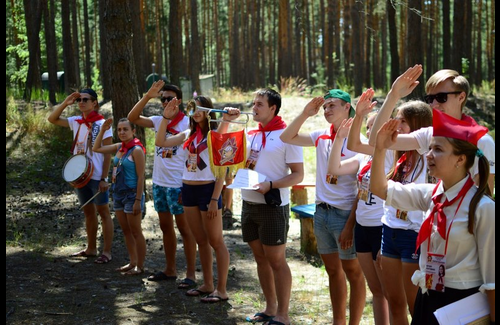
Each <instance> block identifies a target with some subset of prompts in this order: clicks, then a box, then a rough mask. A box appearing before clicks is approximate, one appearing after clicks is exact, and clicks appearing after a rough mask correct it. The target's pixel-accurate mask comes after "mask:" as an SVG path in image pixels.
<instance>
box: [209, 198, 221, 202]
mask: <svg viewBox="0 0 500 325" xmlns="http://www.w3.org/2000/svg"><path fill="white" fill-rule="evenodd" d="M210 200H212V201H216V202H219V199H216V198H214V197H213V198H211V199H210Z"/></svg>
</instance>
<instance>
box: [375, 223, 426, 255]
mask: <svg viewBox="0 0 500 325" xmlns="http://www.w3.org/2000/svg"><path fill="white" fill-rule="evenodd" d="M382 227H383V228H382V249H381V254H382V256H386V257H392V258H397V259H400V260H401V261H403V262H405V263H418V258H419V256H420V247H419V248H418V250H417V252H416V253H415V246H416V241H417V235H418V233H417V232H416V231H413V230H411V229H408V230H406V229H394V228H391V227H388V226H386V225H382Z"/></svg>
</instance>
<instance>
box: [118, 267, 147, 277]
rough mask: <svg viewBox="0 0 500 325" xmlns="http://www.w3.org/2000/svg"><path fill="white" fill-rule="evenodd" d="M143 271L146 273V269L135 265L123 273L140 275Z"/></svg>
mask: <svg viewBox="0 0 500 325" xmlns="http://www.w3.org/2000/svg"><path fill="white" fill-rule="evenodd" d="M143 273H144V269H140V268H138V267H137V266H135V267H134V268H132V269H131V270H128V271H127V272H124V273H122V274H123V275H139V274H143Z"/></svg>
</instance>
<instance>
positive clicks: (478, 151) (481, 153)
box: [476, 149, 484, 158]
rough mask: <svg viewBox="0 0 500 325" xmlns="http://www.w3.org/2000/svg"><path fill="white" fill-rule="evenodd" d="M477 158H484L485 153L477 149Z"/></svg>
mask: <svg viewBox="0 0 500 325" xmlns="http://www.w3.org/2000/svg"><path fill="white" fill-rule="evenodd" d="M476 156H477V157H478V158H481V157H484V154H483V152H482V151H481V149H477V151H476Z"/></svg>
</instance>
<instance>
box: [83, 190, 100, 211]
mask: <svg viewBox="0 0 500 325" xmlns="http://www.w3.org/2000/svg"><path fill="white" fill-rule="evenodd" d="M100 193H101V192H99V191H97V193H96V194H94V196H93V197H91V198H90V199H89V200H88V201H87V202H85V203H84V204H83V205H82V206H81V207H80V210H81V209H83V207H84V206H86V205H87V204H89V202H90V201H92V200H93V199H94V198H95V197H96V196H98V195H99V194H100Z"/></svg>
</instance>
